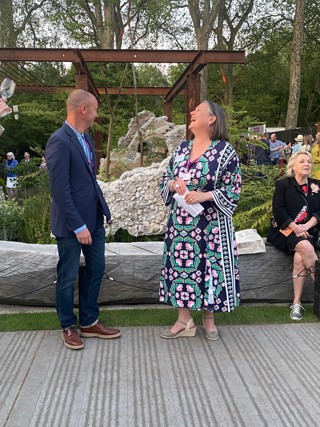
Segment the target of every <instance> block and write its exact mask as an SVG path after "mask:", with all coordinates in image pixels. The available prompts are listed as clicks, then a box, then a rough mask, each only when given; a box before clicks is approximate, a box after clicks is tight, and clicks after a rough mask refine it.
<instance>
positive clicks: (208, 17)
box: [188, 0, 222, 100]
mask: <svg viewBox="0 0 320 427" xmlns="http://www.w3.org/2000/svg"><path fill="white" fill-rule="evenodd" d="M212 3H213V5H212V7H211V4H212ZM221 4H222V1H221V0H216V1H213V2H212V0H204V1H203V2H201V5H200V2H199V0H188V8H189V12H190V15H191V19H192V22H193V27H194V32H195V35H196V40H197V47H198V49H199V50H207V49H208V41H209V37H210V34H211V33H212V30H213V26H214V23H215V20H216V18H217V15H218V11H219V9H220V5H221ZM201 6H202V7H201ZM200 7H201V9H200ZM200 87H201V89H200V97H201V99H202V100H204V99H207V96H208V90H207V88H208V70H207V67H206V68H205V69H204V70H203V71H202V73H201V76H200Z"/></svg>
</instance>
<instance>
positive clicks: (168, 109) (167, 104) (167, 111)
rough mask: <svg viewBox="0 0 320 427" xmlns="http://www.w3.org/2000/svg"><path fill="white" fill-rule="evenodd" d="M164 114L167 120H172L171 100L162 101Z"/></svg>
mask: <svg viewBox="0 0 320 427" xmlns="http://www.w3.org/2000/svg"><path fill="white" fill-rule="evenodd" d="M164 115H165V116H167V117H168V122H172V101H170V102H165V103H164Z"/></svg>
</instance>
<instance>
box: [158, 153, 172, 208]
mask: <svg viewBox="0 0 320 427" xmlns="http://www.w3.org/2000/svg"><path fill="white" fill-rule="evenodd" d="M174 157H175V154H173V156H172V157H171V159H170V161H169V163H168V165H167V167H166V169H165V171H164V172H163V176H162V182H161V184H160V191H161V197H162V200H163V202H164V204H165V205H166V206H168V205H170V203H171V201H172V193H171V192H170V191H169V187H168V183H169V181H172V180H173V179H174V175H173V160H174Z"/></svg>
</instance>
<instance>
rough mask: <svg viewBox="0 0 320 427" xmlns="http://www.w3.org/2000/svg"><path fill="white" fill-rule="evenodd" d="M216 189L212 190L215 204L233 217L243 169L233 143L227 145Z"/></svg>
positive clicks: (224, 213)
mask: <svg viewBox="0 0 320 427" xmlns="http://www.w3.org/2000/svg"><path fill="white" fill-rule="evenodd" d="M219 169H220V172H219V174H218V181H217V186H216V188H215V190H213V191H211V194H212V197H213V204H214V206H215V208H216V209H218V210H219V211H220V212H221V213H222V214H223V215H225V216H227V217H229V218H231V217H232V214H233V212H234V210H235V209H236V207H237V204H238V200H239V197H240V192H241V170H240V162H239V159H238V156H237V154H236V152H235V151H234V149H233V148H232V146H231V145H228V146H227V147H226V150H225V152H224V155H223V157H222V161H221V163H220V168H219Z"/></svg>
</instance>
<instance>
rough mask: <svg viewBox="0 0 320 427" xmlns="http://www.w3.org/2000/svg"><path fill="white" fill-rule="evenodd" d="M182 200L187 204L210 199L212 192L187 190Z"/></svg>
mask: <svg viewBox="0 0 320 427" xmlns="http://www.w3.org/2000/svg"><path fill="white" fill-rule="evenodd" d="M184 200H185V201H186V202H187V203H188V204H189V205H193V204H194V203H203V202H207V201H209V200H212V194H211V193H210V192H203V191H189V192H188V193H187V194H186V195H185V196H184Z"/></svg>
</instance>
